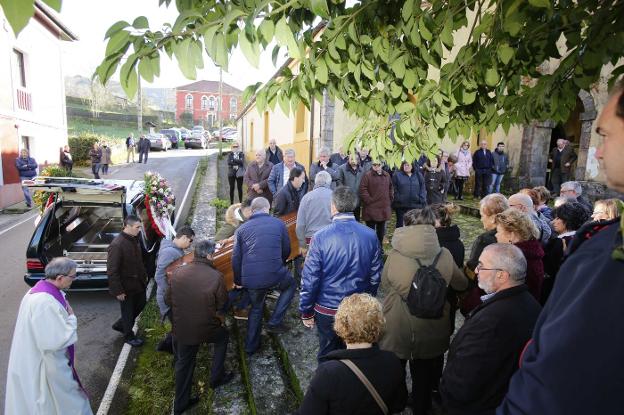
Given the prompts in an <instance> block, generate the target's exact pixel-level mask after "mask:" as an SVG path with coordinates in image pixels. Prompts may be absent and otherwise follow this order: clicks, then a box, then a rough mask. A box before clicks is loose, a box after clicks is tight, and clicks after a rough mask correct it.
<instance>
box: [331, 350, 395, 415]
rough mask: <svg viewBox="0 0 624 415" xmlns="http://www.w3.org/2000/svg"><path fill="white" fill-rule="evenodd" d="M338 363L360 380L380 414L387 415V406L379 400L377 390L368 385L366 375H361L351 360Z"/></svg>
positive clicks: (370, 384)
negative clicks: (379, 409)
mask: <svg viewBox="0 0 624 415" xmlns="http://www.w3.org/2000/svg"><path fill="white" fill-rule="evenodd" d="M340 361H341V362H342V363H344V364H345V365H346V366H347V367H348V368H349V369H351V371H352V372H353V373H355V376H357V377H358V379H360V381H361V382H362V383H363V384H364V386H366V389H368V391H369V392H370V394H371V395H372V396H373V399H375V402H377V405H379V407H380V408H381V412H383V414H384V415H388V406H387V405H386V404H385V402H384V401H383V399H381V396H379V393H378V392H377V389H375V387H374V386H373V384H372V383H370V381H369V380H368V378H367V377H366V375H365V374H364V373H362V371H361V370H360V369H359V368H358V367H357V366H356V365H355V363H353V362H352V361H351V360H349V359H340Z"/></svg>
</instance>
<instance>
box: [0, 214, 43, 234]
mask: <svg viewBox="0 0 624 415" xmlns="http://www.w3.org/2000/svg"><path fill="white" fill-rule="evenodd" d="M37 215H38V213H36V212H35V214H34V215H30V216H28V217H27V218H26V219H24V220H22V221H20V222H17V223H16V224H14V225H12V226H9V227H8V228H6V229H3V230H2V231H1V232H0V235H4V234H5V233H7V232H8V231H10V230H11V229H13V228H17V227H18V226H20V225H22V224H24V223H26V222H28V221H29V220H32V219H34V218H36V217H37Z"/></svg>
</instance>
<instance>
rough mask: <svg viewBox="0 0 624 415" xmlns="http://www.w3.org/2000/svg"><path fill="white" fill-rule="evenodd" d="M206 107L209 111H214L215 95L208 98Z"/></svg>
mask: <svg viewBox="0 0 624 415" xmlns="http://www.w3.org/2000/svg"><path fill="white" fill-rule="evenodd" d="M208 109H209V110H210V111H214V110H215V97H210V98H208Z"/></svg>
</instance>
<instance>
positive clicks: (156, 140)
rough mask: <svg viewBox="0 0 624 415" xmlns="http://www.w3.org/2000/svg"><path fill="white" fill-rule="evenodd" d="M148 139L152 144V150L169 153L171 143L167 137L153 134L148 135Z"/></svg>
mask: <svg viewBox="0 0 624 415" xmlns="http://www.w3.org/2000/svg"><path fill="white" fill-rule="evenodd" d="M147 139H148V140H149V142H150V149H158V150H162V151H167V150H169V149H170V148H171V141H169V139H168V138H167V136H166V135H164V134H160V133H152V134H148V135H147Z"/></svg>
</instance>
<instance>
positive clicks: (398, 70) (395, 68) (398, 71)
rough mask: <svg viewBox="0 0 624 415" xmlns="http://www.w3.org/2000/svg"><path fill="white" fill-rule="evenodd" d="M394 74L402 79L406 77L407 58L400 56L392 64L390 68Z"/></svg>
mask: <svg viewBox="0 0 624 415" xmlns="http://www.w3.org/2000/svg"><path fill="white" fill-rule="evenodd" d="M390 68H391V69H392V72H394V74H395V75H396V77H397V78H399V79H401V78H403V76H404V75H405V57H404V56H400V57H398V58H397V59H395V60H394V62H392V65H391V66H390Z"/></svg>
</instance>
